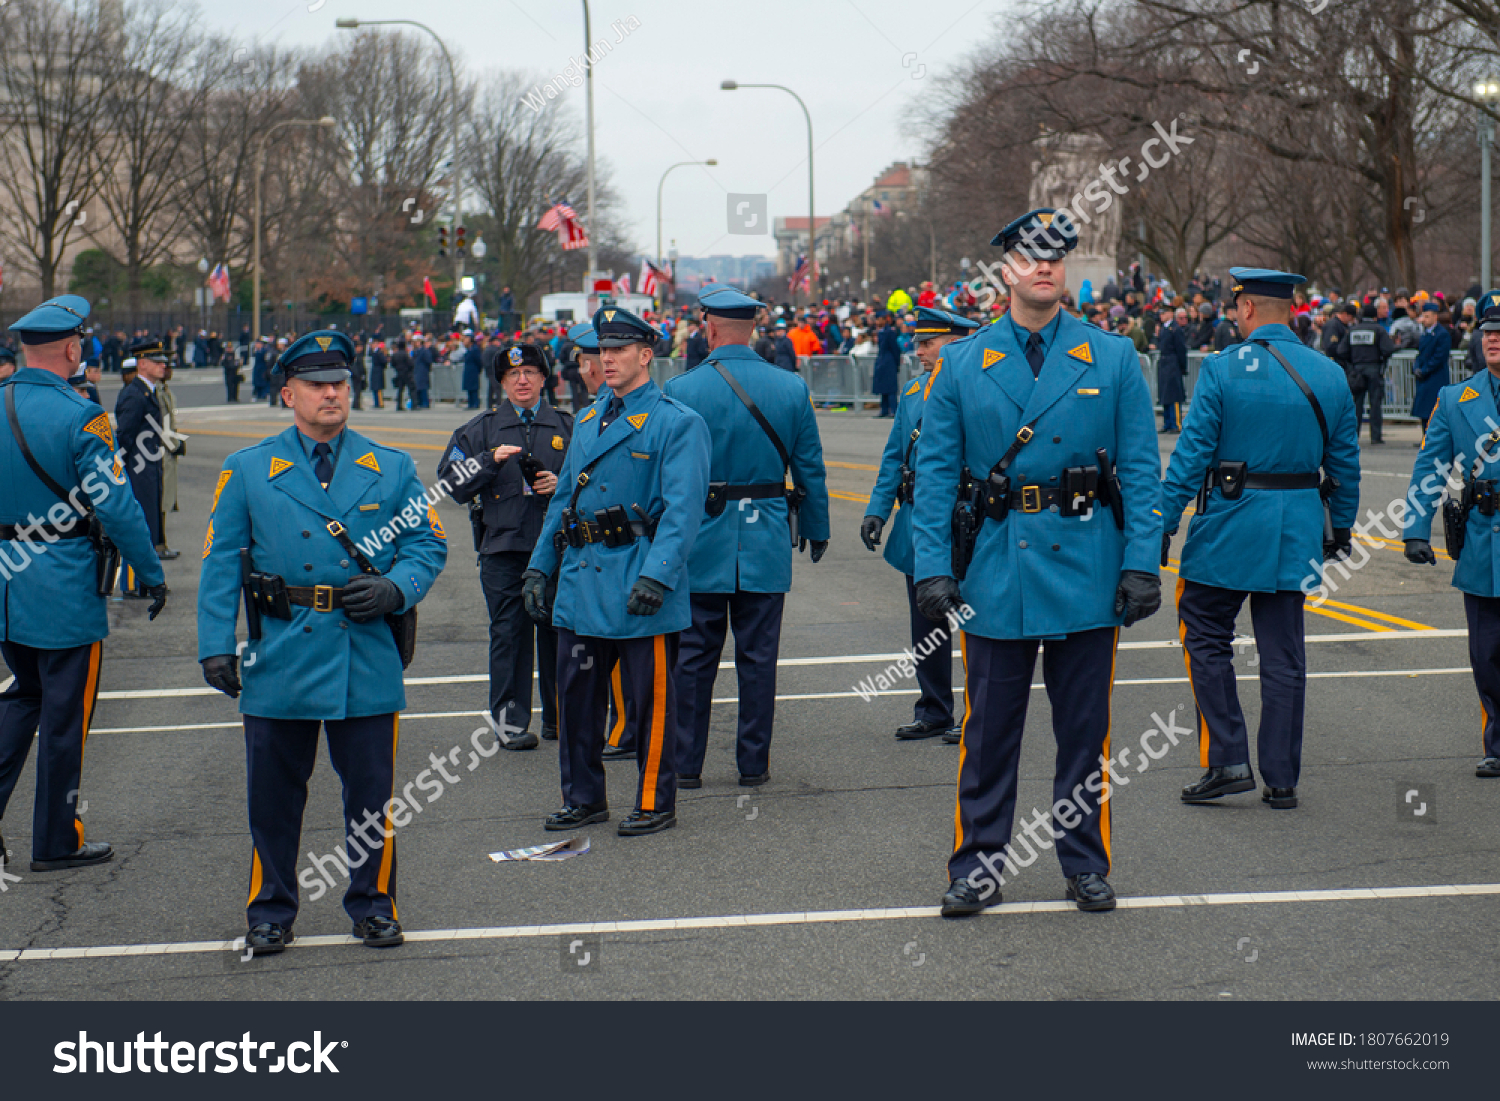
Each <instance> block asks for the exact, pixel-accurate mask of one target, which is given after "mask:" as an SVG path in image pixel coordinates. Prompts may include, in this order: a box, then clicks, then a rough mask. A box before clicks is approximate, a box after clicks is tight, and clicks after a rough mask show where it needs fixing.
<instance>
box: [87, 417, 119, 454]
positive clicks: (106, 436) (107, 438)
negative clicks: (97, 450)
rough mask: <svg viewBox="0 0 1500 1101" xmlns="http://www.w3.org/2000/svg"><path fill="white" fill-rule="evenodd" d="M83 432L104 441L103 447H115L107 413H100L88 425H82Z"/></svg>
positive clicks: (112, 430)
mask: <svg viewBox="0 0 1500 1101" xmlns="http://www.w3.org/2000/svg"><path fill="white" fill-rule="evenodd" d="M83 430H84V431H85V432H89V433H91V434H93V435H95V436H98V437H99V438H100V439H101V440H103V441H104V443H105V446H107V447H110V448H113V447H114V446H115V433H114V429H112V428H110V426H109V414H108V413H100V414H99V415H98V416H97V417H95V418H94V419H93V420H91V421H89V422H88V424H86V425H84V426H83Z"/></svg>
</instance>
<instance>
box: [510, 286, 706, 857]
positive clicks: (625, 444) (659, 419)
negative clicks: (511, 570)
mask: <svg viewBox="0 0 1500 1101" xmlns="http://www.w3.org/2000/svg"><path fill="white" fill-rule="evenodd" d="M594 330H595V332H597V333H598V336H599V343H600V345H601V347H605V348H612V347H627V346H633V345H642V344H644V345H645V346H646V347H648V348H649V347H652V346H653V345H654V344H655V343H656V337H657V333H656V331H655V330H654V329H652V328H651V326H649V325H647V324H646V323H645V322H644V321H642V320H641V319H640V318H638V317H636V316H635V315H634V314H632V313H630V311H628V310H624V309H620V308H617V307H613V306H611V307H607V308H605V309H601V310H600V311H599V312H598V313H597V314H595V315H594ZM708 463H709V433H708V425H706V424H705V423H704V422H703V418H702V417H700V416H699V415H698V414H697V413H695V412H693V411H692V410H691V409H689V408H688V407H687V406H685V405H683V404H681V403H680V402H677V401H675V400H673V399H672V398H669V397H667V396H666V395H665V394H663V393H662V392H661V390H660V389H659V388H658V387H657V386H656V384H655V383H653V382H651V381H650V379H649V378H648V379H647V380H646V381H645V382H644V383H643V384H642V385H640V386H638V387H637V388H635V389H634V390H632V391H630V393H628V394H625V395H623V396H621V395H618V394H616V395H612V396H611V397H610V399H609V400H608V401H607V402H596V403H595V404H594V405H593V406H591V407H590V408H589V409H588V410H587V411H586V412H585V413H584V414H583V415H582V416H580V417H579V418H578V420H577V421H576V422H575V424H574V430H573V446H571V447H569V448H568V451H567V455H566V458H565V460H564V463H563V472H562V476H561V478H560V479H559V481H560V485H559V487H558V491H557V493H556V494H554V495H553V498H552V504H551V506H550V507H549V508H548V509H547V519H546V522H545V524H544V525H543V528H542V535H541V539H540V540H539V541H538V542H537V546H536V551H535V553H534V554H533V555H532V557H531V568H530V569H528V570H527V571H526V578H525V600H526V609H527V611H528V612H530V613H531V614H532V616H533V618H537V619H545V618H547V615H548V602H547V599H546V586H547V583H548V581H549V580H550V579H551V578H553V577H554V576H555V577H556V578H557V599H556V603H555V604H554V605H553V606H552V607H551V619H552V622H553V624H554V625H555V626H556V627H557V635H558V671H557V682H558V704H559V715H558V718H559V723H558V732H559V738H560V742H559V750H560V757H561V764H562V795H563V803H564V806H563V809H562V810H560V811H558V812H557V813H555V814H553V815H552V816H551V817H549V818H548V819H547V823H546V827H547V828H548V829H551V830H565V829H575V828H577V827H579V826H585V825H588V824H590V823H592V822H603V821H606V820H607V819H608V818H609V809H608V803H607V802H606V799H605V783H604V763H603V758H602V752H603V749H604V710H605V697H606V695H607V691H608V683H609V677H610V669H611V667H612V666H613V665H614V663H615V662H616V661H618V662H619V665H620V678H621V682H622V688H623V694H624V697H625V721H626V723H627V724H628V725H630V726H632V727H633V728H634V731H635V744H636V750H637V753H636V756H637V760H638V763H639V772H640V781H639V784H638V786H637V789H636V801H635V811H634V813H632V814H631V815H630V816H629V817H627V818H626V819H625V820H624V821H623V822H621V823H620V831H619V832H620V833H621V834H622V835H625V836H633V835H637V834H646V833H655V832H657V831H658V830H662V829H667V828H668V827H670V826H672V825H675V824H676V821H677V816H676V802H677V743H676V739H675V738H674V737H673V736H672V734H673V732H674V730H675V729H676V713H675V712H676V690H675V688H674V685H673V680H672V670H673V668H674V667H675V665H676V659H677V643H678V636H679V634H680V632H682V631H683V630H685V629H686V628H687V627H688V626H689V625H690V624H691V622H692V606H691V594H690V592H689V588H688V576H687V561H688V554H689V552H690V551H691V550H692V546H693V540H694V539H695V538H696V536H697V534H698V524H699V522H700V520H701V519H702V517H703V501H704V497H705V495H706V494H707V492H708ZM564 513H567V514H568V515H567V517H566V519H567V520H568V521H569V523H568V525H567V527H568V531H567V533H564V519H565V516H564ZM558 535H562V538H561V539H560V540H557V541H554V536H558Z"/></svg>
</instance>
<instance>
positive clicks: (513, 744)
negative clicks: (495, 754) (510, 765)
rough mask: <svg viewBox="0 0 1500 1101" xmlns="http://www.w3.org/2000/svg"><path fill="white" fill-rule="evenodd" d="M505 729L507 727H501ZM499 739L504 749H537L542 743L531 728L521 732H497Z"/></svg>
mask: <svg viewBox="0 0 1500 1101" xmlns="http://www.w3.org/2000/svg"><path fill="white" fill-rule="evenodd" d="M500 729H501V730H504V729H505V727H503V726H502V727H501V728H500ZM496 738H497V740H498V741H499V742H500V748H502V749H518V750H519V749H535V748H536V747H537V746H538V745H539V744H540V743H539V742H538V741H537V740H536V735H535V734H533V733H532V732H531V731H529V730H523V731H521V733H519V734H497V735H496Z"/></svg>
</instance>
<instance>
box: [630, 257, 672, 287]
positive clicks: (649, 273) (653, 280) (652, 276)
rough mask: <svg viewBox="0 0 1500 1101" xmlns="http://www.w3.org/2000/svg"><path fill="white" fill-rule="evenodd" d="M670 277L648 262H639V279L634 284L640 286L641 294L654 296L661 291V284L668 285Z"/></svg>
mask: <svg viewBox="0 0 1500 1101" xmlns="http://www.w3.org/2000/svg"><path fill="white" fill-rule="evenodd" d="M671 281H672V277H671V276H670V275H669V274H668V273H667V272H665V271H663V270H662V269H661V268H659V267H657V266H656V265H655V264H653V263H652V262H651V261H650V260H642V261H641V277H640V278H639V279H638V280H636V282H638V283H640V285H641V293H642V294H649V295H655V294H656V293H657V291H659V290H661V289H662V284H664V283H670V282H671Z"/></svg>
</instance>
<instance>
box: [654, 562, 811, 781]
mask: <svg viewBox="0 0 1500 1101" xmlns="http://www.w3.org/2000/svg"><path fill="white" fill-rule="evenodd" d="M785 604H786V593H747V592H743V591H740V592H733V593H694V594H693V625H692V626H691V627H689V628H688V629H687V630H686V631H684V632H683V633H682V656H681V660H679V661H678V663H677V755H678V760H679V763H680V766H681V768H682V773H683V775H684V776H698V775H701V774H702V772H703V759H704V757H706V756H707V755H708V723H709V719H711V718H712V717H713V696H714V679H715V678H716V677H717V676H718V675H719V657H720V655H722V654H723V653H724V634H725V632H726V631H727V630H728V629H729V627H731V626H733V628H734V671H735V673H736V674H737V676H738V678H739V700H740V702H739V708H738V713H739V719H738V720H737V722H738V730H737V732H736V735H735V753H734V756H735V763H736V764H737V765H738V766H739V770H740V775H741V776H761V775H764V774H765V773H767V772H769V771H771V728H772V726H773V725H774V724H775V719H776V657H777V655H778V654H779V653H780V652H781V611H782V608H783V607H784V606H785Z"/></svg>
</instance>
